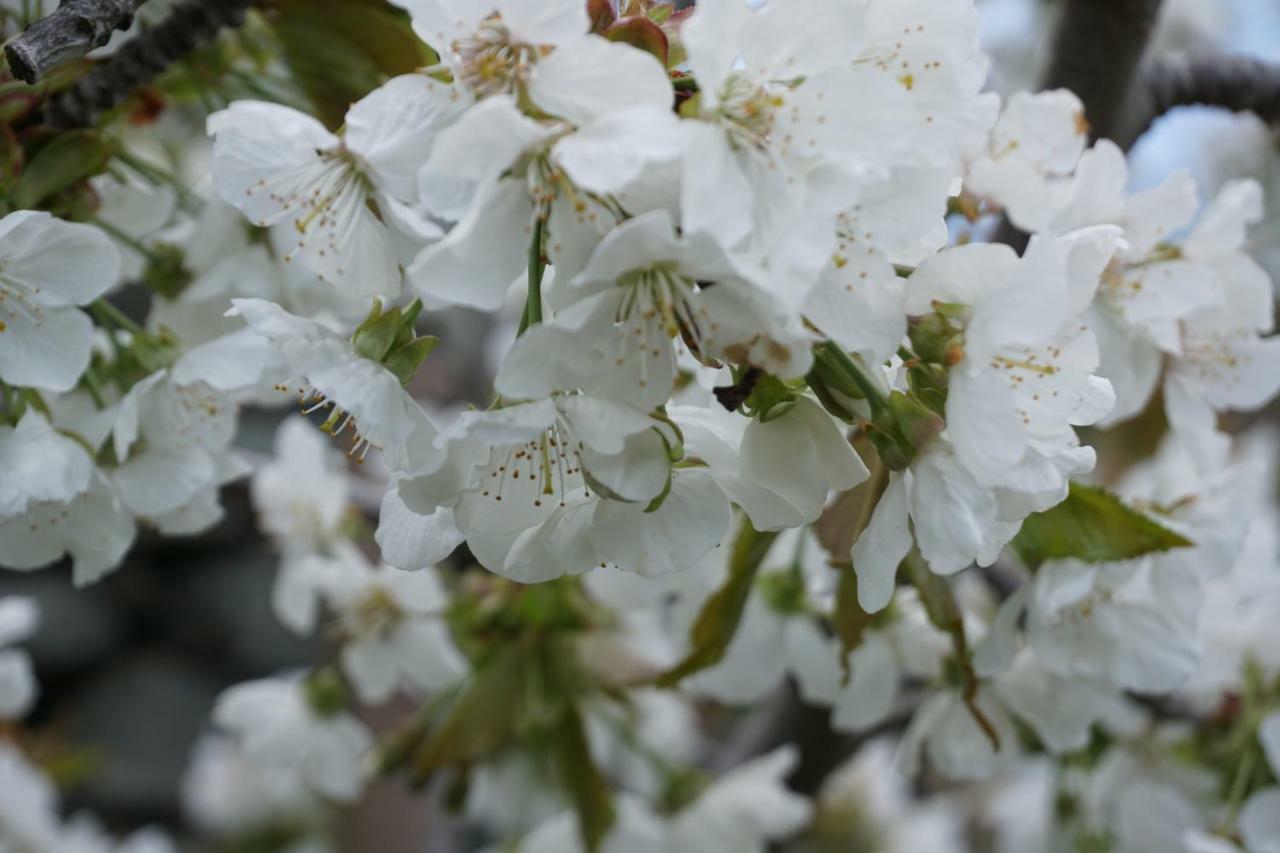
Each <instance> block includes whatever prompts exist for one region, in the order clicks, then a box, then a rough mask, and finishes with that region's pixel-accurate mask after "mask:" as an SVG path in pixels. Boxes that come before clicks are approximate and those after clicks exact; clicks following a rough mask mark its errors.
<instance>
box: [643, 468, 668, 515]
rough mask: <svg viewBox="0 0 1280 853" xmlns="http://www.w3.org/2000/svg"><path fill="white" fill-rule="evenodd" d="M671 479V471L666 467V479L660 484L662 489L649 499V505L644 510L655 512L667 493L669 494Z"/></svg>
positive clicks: (665, 498)
mask: <svg viewBox="0 0 1280 853" xmlns="http://www.w3.org/2000/svg"><path fill="white" fill-rule="evenodd" d="M671 480H672V472H671V469H670V468H667V481H666V482H665V483H663V484H662V491H661V492H658V494H657V495H656V496H655V497H654V499H653V500H651V501H649V505H648V506H647V507H645V508H644V511H645V512H656V511H657V510H658V508H659V507H661V506H662V504H663V503H664V502H665V501H666V500H667V495H669V494H671Z"/></svg>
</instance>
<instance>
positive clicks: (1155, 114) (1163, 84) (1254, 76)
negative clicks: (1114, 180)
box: [1119, 54, 1280, 147]
mask: <svg viewBox="0 0 1280 853" xmlns="http://www.w3.org/2000/svg"><path fill="white" fill-rule="evenodd" d="M1135 100H1136V103H1135V104H1134V106H1135V109H1134V111H1133V113H1132V119H1131V123H1130V126H1129V127H1128V128H1127V129H1126V132H1125V134H1124V138H1123V139H1121V140H1119V141H1120V142H1121V144H1122V145H1125V147H1128V146H1129V145H1132V144H1133V143H1134V142H1136V141H1137V139H1138V137H1140V136H1142V134H1143V133H1145V132H1146V131H1147V130H1148V129H1150V127H1151V125H1152V124H1153V123H1155V121H1156V119H1158V118H1160V117H1161V116H1162V115H1164V114H1165V113H1167V112H1169V111H1170V110H1172V109H1174V108H1175V107H1184V106H1193V105H1199V106H1206V107H1220V108H1222V109H1226V110H1230V111H1232V112H1237V113H1253V114H1254V115H1256V116H1257V117H1258V118H1260V119H1262V120H1263V121H1264V122H1266V123H1267V124H1270V125H1276V126H1280V64H1276V63H1273V62H1263V61H1262V60H1258V59H1252V58H1250V57H1247V56H1230V55H1224V54H1214V55H1202V56H1179V57H1172V58H1168V59H1161V60H1159V61H1156V62H1152V63H1150V64H1149V65H1148V66H1147V67H1146V68H1144V69H1143V72H1142V76H1141V78H1140V80H1139V85H1138V92H1137V97H1136V99H1135Z"/></svg>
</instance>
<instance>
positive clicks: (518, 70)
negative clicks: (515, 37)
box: [453, 16, 538, 98]
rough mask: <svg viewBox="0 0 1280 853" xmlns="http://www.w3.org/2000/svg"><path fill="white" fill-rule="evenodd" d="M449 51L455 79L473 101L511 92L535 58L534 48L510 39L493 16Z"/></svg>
mask: <svg viewBox="0 0 1280 853" xmlns="http://www.w3.org/2000/svg"><path fill="white" fill-rule="evenodd" d="M453 52H454V55H455V56H456V57H457V59H458V65H457V68H458V77H459V78H460V79H461V80H462V82H463V83H464V84H465V85H466V86H467V88H469V89H470V90H471V91H472V92H474V93H475V96H476V97H477V98H487V97H489V96H490V95H501V94H507V93H510V92H514V91H515V89H516V85H517V84H518V83H520V82H522V81H523V80H524V78H525V76H526V75H527V73H528V70H529V66H530V65H532V64H533V63H534V61H535V60H536V59H537V58H538V49H537V48H536V47H534V46H533V45H528V44H520V43H518V42H513V41H512V40H511V32H510V31H509V30H508V29H507V27H506V25H505V24H503V23H502V19H501V18H499V17H497V16H494V17H492V18H489V19H487V20H485V21H482V22H481V23H480V27H479V29H477V30H476V32H475V34H474V35H473V36H471V37H470V38H463V39H458V40H457V41H455V42H454V43H453Z"/></svg>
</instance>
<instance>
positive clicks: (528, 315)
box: [520, 216, 547, 332]
mask: <svg viewBox="0 0 1280 853" xmlns="http://www.w3.org/2000/svg"><path fill="white" fill-rule="evenodd" d="M542 232H543V222H542V217H541V216H538V217H536V218H535V219H534V220H533V238H532V239H531V240H529V295H528V297H527V299H526V301H525V306H524V322H523V324H522V325H521V327H520V331H521V332H524V330H525V329H527V328H529V327H530V326H536V325H538V324H539V323H541V322H542V274H543V273H544V272H545V271H546V268H547V267H546V263H545V262H544V261H543V259H542Z"/></svg>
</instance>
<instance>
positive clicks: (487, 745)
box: [412, 647, 525, 784]
mask: <svg viewBox="0 0 1280 853" xmlns="http://www.w3.org/2000/svg"><path fill="white" fill-rule="evenodd" d="M524 682H525V674H524V665H523V658H522V656H521V654H520V652H519V650H518V649H516V648H514V647H508V648H503V649H499V650H498V651H497V653H496V654H495V656H494V658H493V659H492V660H490V661H489V662H488V664H487V665H486V666H484V667H483V668H482V669H478V670H476V671H475V673H474V674H473V675H472V679H471V683H470V684H468V685H467V687H466V688H465V689H463V691H462V693H461V695H459V696H458V698H457V700H456V701H455V702H454V703H453V705H452V706H451V707H450V708H449V711H448V713H447V714H446V715H445V717H444V719H443V720H442V721H441V722H440V723H439V724H438V725H437V726H435V728H433V729H432V730H431V733H430V734H429V735H428V736H427V738H426V739H425V740H424V741H423V743H422V746H421V748H420V749H419V750H418V752H417V754H416V755H414V757H413V765H414V770H413V778H412V782H413V783H414V784H422V783H425V782H426V780H427V779H428V778H429V777H430V775H431V773H433V772H434V771H436V770H438V769H440V768H441V767H447V766H456V765H468V764H472V763H474V762H476V761H478V760H480V759H482V758H485V757H486V756H489V755H492V754H493V753H495V752H497V751H498V750H499V749H500V748H502V747H503V746H505V745H506V744H507V743H508V742H509V741H510V740H511V739H512V738H513V737H514V736H515V733H516V728H517V724H518V722H519V719H520V715H521V710H522V703H521V702H519V701H517V700H518V697H520V696H521V694H522V692H523V690H524Z"/></svg>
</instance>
